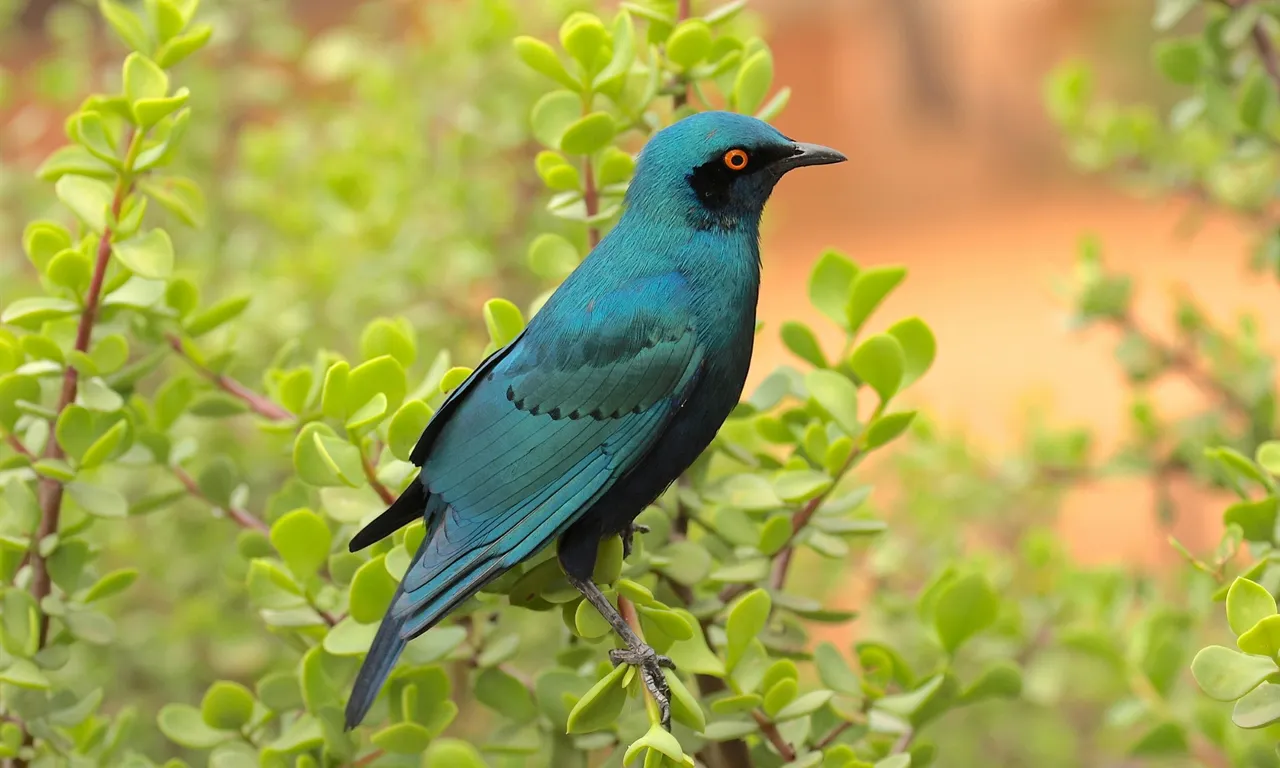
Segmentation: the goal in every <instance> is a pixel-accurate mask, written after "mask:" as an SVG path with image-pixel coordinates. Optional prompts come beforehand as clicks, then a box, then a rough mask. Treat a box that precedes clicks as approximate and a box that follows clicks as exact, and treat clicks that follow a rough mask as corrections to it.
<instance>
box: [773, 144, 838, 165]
mask: <svg viewBox="0 0 1280 768" xmlns="http://www.w3.org/2000/svg"><path fill="white" fill-rule="evenodd" d="M848 159H849V158H847V157H845V156H844V155H842V154H840V153H839V152H837V151H835V150H834V149H832V148H831V147H824V146H822V145H821V144H805V143H804V142H800V141H797V142H796V143H795V154H793V155H791V156H790V157H785V158H783V159H782V160H781V161H779V163H778V165H780V166H782V170H783V171H784V172H785V171H789V170H791V169H792V168H803V167H804V166H806V165H831V164H832V163H843V162H844V161H845V160H848Z"/></svg>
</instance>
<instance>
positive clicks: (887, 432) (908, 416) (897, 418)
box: [866, 411, 916, 451]
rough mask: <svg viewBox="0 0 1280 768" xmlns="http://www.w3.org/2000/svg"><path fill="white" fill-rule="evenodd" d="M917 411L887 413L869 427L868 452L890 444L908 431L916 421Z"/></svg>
mask: <svg viewBox="0 0 1280 768" xmlns="http://www.w3.org/2000/svg"><path fill="white" fill-rule="evenodd" d="M915 417H916V412H915V411H899V412H898V413H886V414H885V415H883V416H881V417H880V418H878V419H876V420H875V421H873V422H871V424H870V425H869V426H868V427H867V440H866V449H867V450H868V451H870V450H873V449H875V448H879V447H880V446H882V445H885V444H887V443H889V442H890V441H892V440H894V439H895V438H897V437H898V435H901V434H902V433H903V432H905V431H906V429H907V427H909V426H911V422H912V421H913V420H914V419H915Z"/></svg>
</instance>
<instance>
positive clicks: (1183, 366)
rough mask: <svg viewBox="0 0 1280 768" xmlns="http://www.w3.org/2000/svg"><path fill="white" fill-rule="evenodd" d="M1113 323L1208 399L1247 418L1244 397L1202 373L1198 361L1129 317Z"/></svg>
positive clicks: (1206, 372)
mask: <svg viewBox="0 0 1280 768" xmlns="http://www.w3.org/2000/svg"><path fill="white" fill-rule="evenodd" d="M1114 322H1115V324H1116V325H1117V326H1118V327H1119V328H1120V329H1121V330H1123V331H1125V332H1128V333H1132V334H1135V335H1137V336H1138V337H1140V338H1141V339H1142V340H1143V341H1144V342H1145V343H1146V344H1147V345H1149V346H1150V347H1151V348H1152V349H1154V350H1155V351H1156V354H1158V355H1159V356H1160V358H1161V359H1162V360H1163V361H1164V362H1165V365H1167V366H1168V367H1169V369H1170V370H1173V371H1177V372H1178V373H1181V374H1182V375H1183V376H1185V377H1186V378H1187V380H1188V381H1190V382H1191V383H1193V384H1195V385H1196V386H1197V387H1199V388H1200V390H1201V391H1202V392H1204V393H1205V394H1206V395H1209V396H1211V397H1216V398H1218V399H1220V400H1222V402H1223V404H1224V405H1226V406H1227V407H1228V408H1229V409H1230V410H1232V411H1235V412H1236V413H1237V414H1238V415H1240V416H1242V417H1244V418H1245V419H1248V418H1249V417H1250V411H1251V409H1250V407H1249V404H1248V403H1247V402H1245V400H1244V398H1242V397H1240V395H1239V394H1237V393H1236V392H1234V391H1232V390H1231V389H1230V388H1229V387H1227V385H1226V384H1224V383H1223V382H1221V381H1218V380H1217V379H1215V378H1214V377H1213V376H1212V375H1210V373H1209V372H1208V371H1206V370H1204V369H1203V368H1202V367H1200V365H1199V364H1198V363H1197V361H1196V360H1195V359H1194V358H1193V357H1192V356H1191V355H1190V354H1188V353H1187V352H1186V351H1184V350H1181V349H1177V348H1175V347H1173V346H1171V345H1169V344H1165V343H1164V342H1162V341H1160V340H1159V339H1157V338H1156V337H1155V336H1153V335H1152V334H1150V333H1148V332H1147V331H1145V330H1143V329H1142V328H1141V327H1139V326H1138V323H1137V321H1135V320H1134V319H1133V318H1132V317H1131V316H1129V315H1125V316H1123V317H1120V318H1118V319H1116V320H1115V321H1114Z"/></svg>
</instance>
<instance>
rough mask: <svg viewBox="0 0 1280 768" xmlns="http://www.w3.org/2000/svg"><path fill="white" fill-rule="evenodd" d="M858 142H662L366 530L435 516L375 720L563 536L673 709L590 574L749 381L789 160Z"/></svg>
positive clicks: (378, 653)
mask: <svg viewBox="0 0 1280 768" xmlns="http://www.w3.org/2000/svg"><path fill="white" fill-rule="evenodd" d="M844 160H845V157H844V155H842V154H840V153H839V152H836V151H835V150H833V149H829V148H827V147H822V146H818V145H815V144H802V143H798V142H795V141H792V140H791V139H788V138H787V137H786V136H783V135H782V134H781V133H779V132H778V131H777V130H776V129H774V128H773V127H772V126H770V125H769V124H767V123H765V122H762V121H760V120H757V119H755V118H752V117H747V116H744V115H738V114H733V113H729V112H704V113H700V114H696V115H693V116H691V117H687V118H685V119H683V120H680V121H678V122H676V123H675V124H673V125H671V126H669V127H668V128H665V129H663V130H661V131H659V132H658V133H657V134H655V135H654V136H653V138H652V139H651V140H650V141H649V142H648V144H646V145H645V147H644V149H643V150H642V151H641V153H640V156H639V159H638V161H637V164H636V171H635V176H634V178H633V179H632V181H631V184H630V187H629V188H628V190H627V195H626V200H625V204H624V210H623V213H622V216H621V219H620V220H619V221H618V224H617V226H615V227H614V228H613V229H612V230H611V231H610V232H609V233H608V235H607V236H605V238H604V239H603V240H601V241H600V243H599V245H597V246H596V247H595V248H594V249H593V250H592V251H591V253H590V254H589V255H588V256H587V258H586V259H584V260H583V262H582V263H581V264H580V265H579V266H578V268H577V269H575V270H574V271H573V273H572V274H570V275H569V277H568V278H566V279H565V281H564V283H562V284H561V285H560V287H559V288H558V289H556V291H555V293H554V294H552V296H551V298H550V299H549V300H548V301H547V302H546V304H545V305H544V306H543V307H542V309H541V310H540V311H539V312H538V313H537V315H535V316H534V317H533V319H532V320H530V322H529V325H528V327H526V328H525V330H524V331H523V332H522V333H521V334H520V335H519V336H518V337H517V338H515V339H514V340H512V341H511V343H510V344H508V345H507V346H505V347H503V348H502V349H499V350H498V351H496V352H494V353H493V354H492V355H490V356H489V357H488V358H487V359H485V360H484V362H482V363H481V364H480V366H479V367H477V368H476V369H475V371H474V372H472V374H471V376H470V377H469V378H468V379H467V380H466V381H464V382H463V383H462V384H461V385H460V386H459V387H458V388H457V389H455V390H454V391H453V392H452V393H451V394H450V395H449V397H448V398H447V399H446V400H445V401H444V403H443V404H442V405H441V406H440V409H439V410H438V411H437V412H436V413H435V415H434V416H433V417H432V419H431V421H430V423H429V424H428V425H427V427H426V429H425V430H424V431H423V433H422V437H421V438H420V439H419V441H418V443H417V446H416V447H415V448H414V450H413V453H412V456H411V459H412V461H413V463H414V464H415V465H417V466H418V467H420V468H421V472H420V473H419V474H418V476H417V478H416V479H415V480H414V481H413V482H412V483H410V485H409V487H408V488H407V489H406V490H405V491H404V493H403V494H402V495H401V496H400V497H399V498H398V499H397V500H396V501H395V502H394V503H393V504H392V505H391V507H390V508H389V509H387V510H386V511H385V512H383V513H382V514H381V515H379V516H378V517H377V518H376V519H374V520H373V521H372V522H370V523H369V525H368V526H366V527H365V528H364V529H363V530H361V531H360V532H359V533H357V534H356V535H355V537H354V538H353V539H352V540H351V545H350V549H351V551H352V552H356V551H358V550H360V549H363V548H364V547H367V546H369V545H370V544H372V543H374V542H376V541H378V540H380V539H382V538H384V537H386V536H389V535H390V534H391V533H393V532H394V531H396V530H397V529H399V528H400V527H401V526H404V525H407V524H409V523H410V522H412V521H414V520H417V519H419V518H422V519H423V520H424V521H425V523H426V525H427V535H426V537H425V538H424V540H423V542H422V544H421V546H420V547H419V549H418V551H417V554H416V555H415V556H414V558H413V561H412V564H411V565H410V567H409V569H408V571H407V572H406V573H405V576H404V579H403V580H402V581H401V583H400V585H399V587H398V589H397V590H396V593H395V597H394V598H393V599H392V602H391V606H390V607H389V608H388V610H387V614H386V616H385V617H384V618H383V620H382V625H381V626H380V627H379V628H378V633H377V635H376V637H375V638H374V641H373V644H372V646H371V647H370V649H369V653H368V655H367V656H366V657H365V660H364V665H363V666H362V667H361V669H360V673H359V675H358V676H357V678H356V682H355V686H354V689H353V691H352V694H351V699H350V700H349V702H348V703H347V711H346V725H347V728H348V729H350V728H354V727H355V726H356V725H358V724H359V723H360V721H361V720H363V719H364V716H365V715H366V713H368V711H369V708H370V707H371V706H372V705H373V702H374V699H376V698H377V695H378V691H379V690H380V689H381V687H382V684H383V682H384V681H385V680H386V679H387V676H388V675H389V674H390V673H391V670H392V667H393V666H394V665H395V663H396V660H397V659H398V658H399V656H400V654H401V652H402V651H403V650H404V647H405V645H406V644H407V643H408V642H409V641H410V640H412V639H413V638H415V637H417V636H418V635H421V634H422V633H423V632H426V631H427V630H428V629H430V628H431V627H433V626H435V625H436V624H437V623H438V622H439V621H440V620H441V619H443V618H444V617H445V616H446V615H448V613H449V612H450V611H452V610H453V609H455V608H457V607H458V606H460V605H461V604H462V603H463V602H464V601H465V600H467V598H469V597H471V596H472V595H474V594H475V593H476V592H477V591H479V590H480V589H481V588H482V587H483V586H484V585H485V584H487V583H488V582H490V581H492V580H494V579H496V578H497V577H499V576H500V575H502V574H503V572H505V571H507V570H508V569H510V568H512V567H513V566H515V565H516V564H518V563H520V562H521V561H523V560H525V559H527V558H529V557H531V556H533V555H534V554H536V553H537V552H538V551H539V550H541V549H542V548H543V547H545V546H547V545H548V544H551V543H552V542H553V541H555V540H556V539H559V542H560V547H559V558H560V563H561V566H562V567H563V569H564V572H565V575H566V577H567V578H568V581H569V582H570V583H571V584H572V585H573V586H574V587H575V588H576V589H578V590H579V591H580V592H581V593H582V594H583V596H584V597H585V598H586V599H587V600H589V601H590V602H591V604H592V605H594V606H595V607H596V609H597V610H599V611H600V614H601V615H602V616H604V617H605V618H606V619H608V621H609V623H610V624H611V625H612V626H613V628H614V630H615V631H616V632H617V634H618V636H619V637H620V638H621V639H622V641H623V643H624V644H625V646H626V647H625V648H621V649H616V650H614V651H612V652H611V653H610V658H611V659H612V661H613V663H615V664H621V663H626V664H632V665H635V666H636V667H638V671H639V672H640V674H641V676H642V678H643V679H644V681H645V683H646V685H647V687H648V688H649V690H650V692H651V693H652V695H653V696H654V699H655V701H657V703H658V704H659V706H660V708H661V711H662V716H663V722H664V725H668V726H669V713H670V708H669V690H668V688H667V684H666V678H665V677H664V674H663V672H662V667H668V668H669V667H671V662H670V660H668V659H666V658H665V657H662V656H659V655H658V654H657V653H655V652H654V650H653V649H652V648H650V647H649V646H648V645H646V644H645V643H644V641H642V640H641V639H640V638H639V637H638V636H637V635H636V633H635V632H633V631H632V630H631V628H630V627H629V626H628V625H627V623H626V621H625V620H623V618H622V617H621V616H620V615H619V614H618V611H617V610H616V609H615V608H614V607H613V605H612V604H610V603H609V601H608V599H607V598H606V597H605V596H604V594H603V593H602V592H601V591H600V588H599V587H598V586H596V585H595V584H594V583H593V582H592V581H591V574H592V571H593V570H594V567H595V559H596V550H597V546H598V544H599V543H600V541H601V540H602V539H604V538H605V537H610V536H615V535H621V536H622V537H623V541H624V545H625V549H626V550H627V551H628V552H629V550H630V542H631V536H632V534H633V531H634V528H633V523H632V521H633V520H634V519H635V517H636V516H637V515H638V514H639V513H640V512H641V511H643V510H644V508H645V507H646V506H648V505H649V504H650V503H651V502H653V500H654V499H656V498H657V497H658V496H659V495H660V494H661V493H662V492H663V491H664V490H665V489H666V488H667V487H668V486H669V485H670V484H671V483H672V482H674V481H675V479H676V478H677V477H679V476H680V474H681V473H682V472H684V471H685V470H686V469H688V467H689V466H690V465H691V464H692V463H693V462H694V460H695V459H697V457H698V455H699V454H700V453H701V452H702V451H703V450H704V449H705V448H706V447H707V445H709V444H710V443H711V441H712V439H713V438H714V437H715V434H716V431H717V430H718V429H719V428H720V425H721V424H722V423H723V422H724V420H725V418H726V417H728V415H729V412H730V411H731V410H732V409H733V408H734V406H735V405H736V404H737V402H738V399H739V396H740V395H741V394H742V388H743V383H744V381H745V380H746V376H747V367H748V365H749V364H750V361H751V349H752V342H753V341H754V338H755V325H756V299H757V296H758V294H759V287H760V245H759V240H760V226H759V225H760V215H761V212H762V211H763V209H764V205H765V202H766V201H767V200H768V198H769V195H770V193H771V192H772V191H773V187H774V185H775V184H776V183H777V182H778V180H779V179H780V178H782V176H783V174H785V173H786V172H788V171H790V170H792V169H793V168H799V167H802V166H808V165H824V164H828V163H838V162H842V161H844Z"/></svg>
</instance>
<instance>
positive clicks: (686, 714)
mask: <svg viewBox="0 0 1280 768" xmlns="http://www.w3.org/2000/svg"><path fill="white" fill-rule="evenodd" d="M662 671H663V674H664V676H665V677H666V678H667V688H669V689H670V691H671V719H673V720H675V721H676V722H677V723H681V724H683V725H685V726H687V727H689V728H691V729H693V730H694V731H695V732H697V733H701V732H702V731H703V730H705V729H706V727H707V715H706V713H705V712H703V711H702V706H701V705H700V704H699V703H698V699H697V697H696V696H694V695H693V694H692V693H691V692H690V691H689V689H688V688H686V687H685V685H684V681H682V680H681V679H680V676H679V675H677V674H676V673H675V672H673V671H671V670H669V669H663V670H662Z"/></svg>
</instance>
